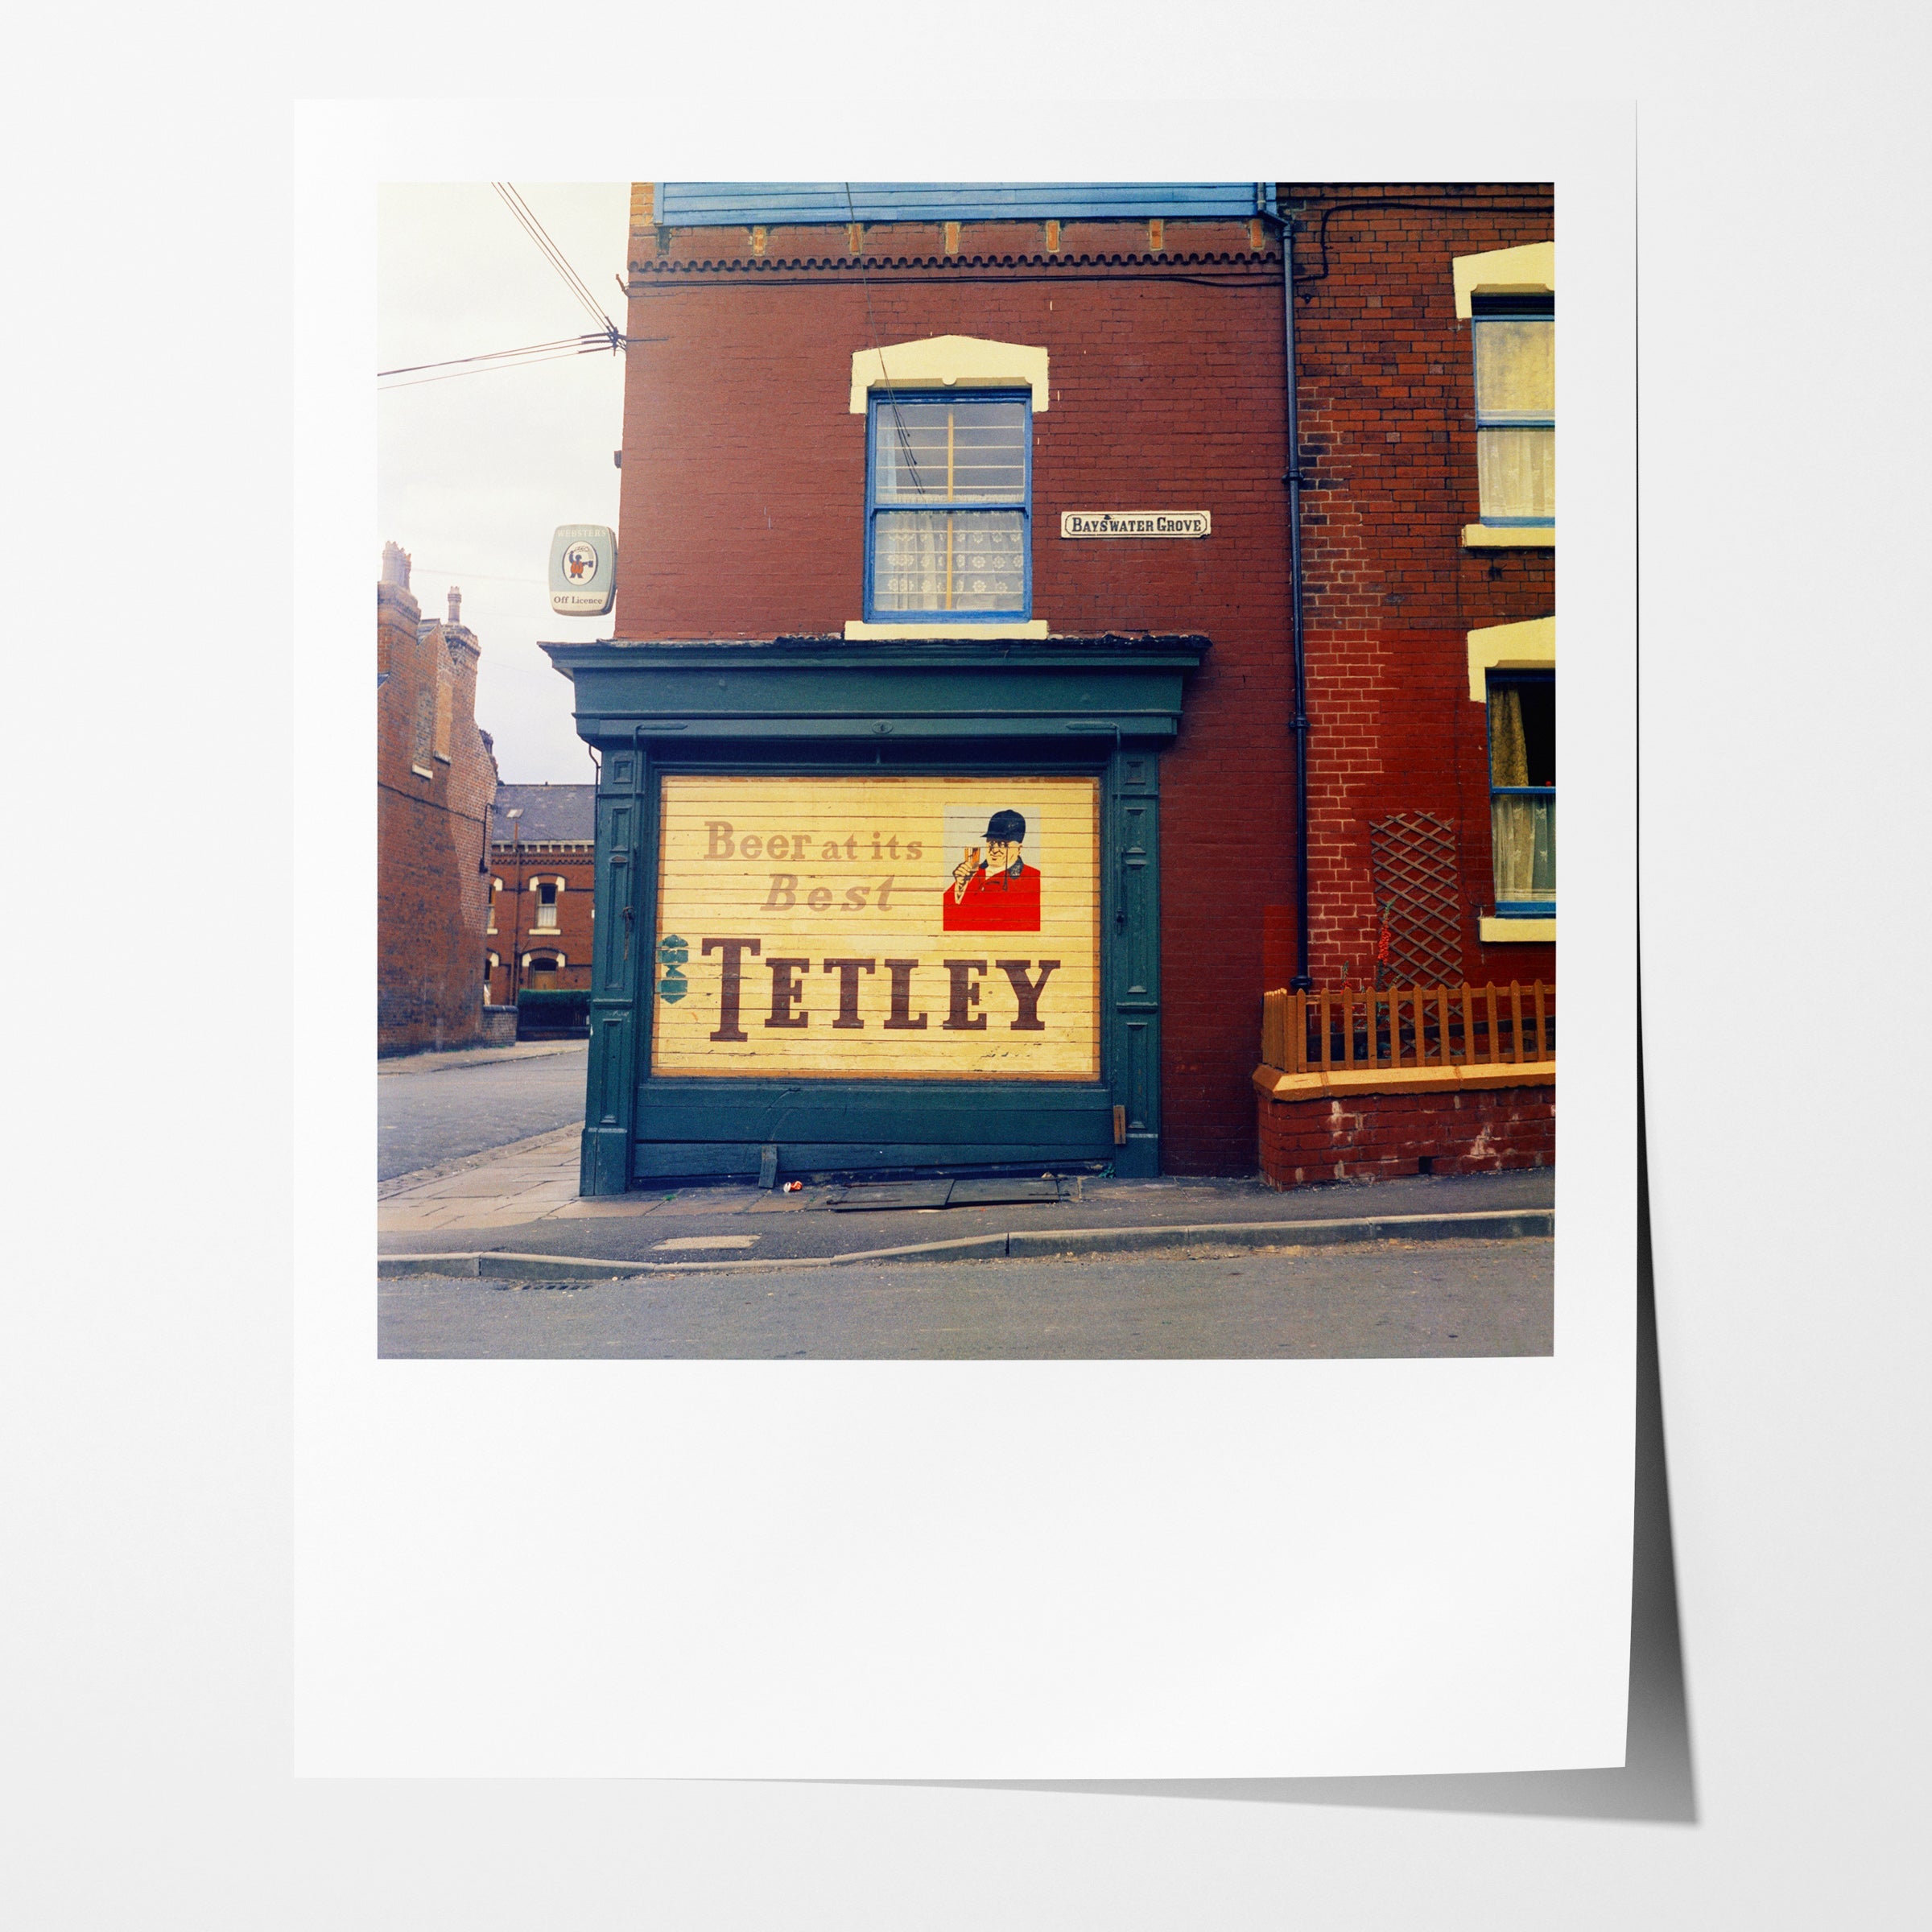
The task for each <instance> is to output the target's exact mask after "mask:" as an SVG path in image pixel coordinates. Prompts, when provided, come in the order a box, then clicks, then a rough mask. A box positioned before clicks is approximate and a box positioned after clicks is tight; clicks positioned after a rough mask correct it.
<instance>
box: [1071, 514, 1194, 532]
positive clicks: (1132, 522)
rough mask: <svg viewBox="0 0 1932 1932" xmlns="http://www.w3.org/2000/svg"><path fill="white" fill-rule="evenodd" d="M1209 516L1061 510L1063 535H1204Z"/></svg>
mask: <svg viewBox="0 0 1932 1932" xmlns="http://www.w3.org/2000/svg"><path fill="white" fill-rule="evenodd" d="M1212 527H1213V518H1212V516H1210V514H1208V511H1206V510H1062V511H1061V512H1060V535H1062V536H1063V537H1204V536H1207V535H1209V533H1210V532H1211V530H1212Z"/></svg>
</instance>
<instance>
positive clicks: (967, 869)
mask: <svg viewBox="0 0 1932 1932" xmlns="http://www.w3.org/2000/svg"><path fill="white" fill-rule="evenodd" d="M979 869H980V848H979V847H978V846H976V845H968V847H967V848H966V856H965V857H964V858H963V859H961V860H960V862H959V864H958V865H956V866H954V867H953V869H952V897H953V901H954V903H955V904H957V903H958V902H959V901H960V900H961V899H963V898H965V896H966V888H967V887H968V886H970V885H971V884H972V875H973V874H974V873H976V872H977V871H978V870H979Z"/></svg>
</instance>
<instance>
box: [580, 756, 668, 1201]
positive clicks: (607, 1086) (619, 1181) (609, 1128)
mask: <svg viewBox="0 0 1932 1932" xmlns="http://www.w3.org/2000/svg"><path fill="white" fill-rule="evenodd" d="M648 763H649V760H648V758H646V754H645V753H644V752H643V751H642V749H640V748H638V747H637V746H635V745H625V746H623V747H622V748H621V749H611V748H609V747H608V746H607V747H606V749H605V755H604V770H603V774H602V777H601V779H600V781H599V783H598V786H597V942H596V944H595V946H594V947H592V953H591V976H590V1065H589V1071H588V1081H587V1086H586V1090H585V1096H584V1142H583V1154H582V1158H581V1160H580V1166H579V1174H578V1181H577V1188H578V1191H579V1192H580V1193H581V1194H622V1193H623V1192H624V1191H625V1189H626V1188H628V1187H630V1164H631V1155H630V1150H631V1142H632V1140H633V1138H634V1135H635V1132H636V1121H635V1115H636V1110H637V1095H638V1052H639V1044H638V1042H639V1039H640V1036H641V1035H642V1031H643V1029H644V1026H645V1025H646V1023H647V1018H648V1016H647V1012H646V1005H645V1002H646V1000H647V999H648V997H649V995H650V988H651V985H652V983H653V981H652V976H651V974H650V970H649V959H650V922H649V920H648V919H647V917H646V898H645V893H644V854H645V851H646V847H645V844H644V819H645V817H646V811H645V807H646V790H645V784H646V766H647V765H648Z"/></svg>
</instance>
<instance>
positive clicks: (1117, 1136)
mask: <svg viewBox="0 0 1932 1932" xmlns="http://www.w3.org/2000/svg"><path fill="white" fill-rule="evenodd" d="M543 648H544V649H545V650H547V652H548V653H549V654H550V657H551V660H552V662H553V663H555V665H556V666H557V668H558V669H559V671H563V672H564V675H567V676H568V677H569V678H570V679H572V683H573V684H574V685H575V687H576V721H577V729H578V731H579V733H580V735H581V736H582V737H584V740H585V741H586V742H587V743H588V744H590V745H592V746H593V747H594V748H595V749H597V752H598V753H599V755H600V758H601V778H600V782H599V784H598V788H597V943H596V947H595V951H594V952H593V956H592V983H591V1040H590V1067H589V1079H588V1095H587V1100H586V1106H585V1118H584V1141H583V1164H582V1178H581V1182H580V1185H581V1187H582V1189H583V1191H584V1193H585V1194H621V1193H622V1192H624V1191H625V1189H627V1188H629V1187H631V1186H633V1185H635V1184H638V1183H648V1182H653V1181H659V1180H663V1179H671V1178H673V1177H691V1178H696V1177H697V1176H700V1175H734V1176H742V1175H749V1174H755V1173H756V1172H757V1170H758V1165H759V1158H760V1154H761V1151H762V1149H763V1148H764V1147H766V1146H777V1147H778V1158H779V1163H780V1168H781V1171H784V1172H789V1173H801V1172H814V1171H816V1172H826V1171H869V1172H891V1171H914V1172H916V1171H919V1170H931V1169H946V1170H960V1169H966V1168H971V1167H974V1166H1036V1165H1037V1166H1055V1165H1067V1166H1071V1165H1075V1164H1077V1163H1081V1162H1094V1161H1111V1162H1113V1167H1114V1171H1115V1172H1116V1173H1118V1174H1135V1175H1151V1174H1157V1173H1158V1171H1159V1170H1160V963H1161V946H1160V825H1159V810H1160V785H1159V753H1160V751H1161V749H1162V747H1164V746H1165V745H1169V744H1170V743H1172V741H1173V740H1174V736H1175V734H1176V733H1177V732H1178V731H1179V728H1180V720H1181V700H1182V687H1183V679H1184V678H1185V676H1186V674H1187V672H1188V671H1191V670H1192V669H1194V668H1195V667H1196V666H1197V665H1198V664H1199V662H1200V659H1201V656H1202V654H1203V652H1204V651H1205V650H1206V649H1207V648H1208V640H1207V639H1206V638H1202V637H1199V636H1175V637H1146V636H1142V637H1132V638H1122V637H1112V636H1110V637H1104V638H1047V639H1043V640H1039V641H1033V640H1028V641H1026V642H1001V643H997V644H995V643H992V642H988V641H986V640H984V639H978V638H970V637H966V638H918V639H915V640H909V641H907V642H904V643H877V642H873V643H865V644H848V643H847V642H844V640H843V639H840V638H776V639H773V640H771V641H770V642H766V641H763V640H758V641H754V642H741V641H737V640H732V641H723V642H712V641H696V642H647V643H633V642H609V643H599V644H552V645H546V646H543ZM666 772H729V773H733V774H757V775H766V776H781V775H783V776H809V775H811V774H815V773H817V774H827V775H830V774H858V775H870V774H879V775H886V774H893V775H909V774H946V775H952V774H962V775H963V774H974V775H977V774H985V775H986V776H989V777H993V776H999V775H1007V776H1013V775H1029V774H1047V775H1052V774H1071V775H1079V774H1092V775H1093V776H1096V777H1097V778H1099V779H1100V787H1101V812H1100V960H1101V1003H1102V1006H1101V1009H1102V1015H1103V1023H1102V1027H1101V1051H1100V1079H1099V1080H1098V1081H1097V1082H1092V1083H1088V1082H1069V1081H1064V1080H1052V1081H1047V1080H1042V1081H1026V1080H1004V1079H1002V1080H930V1081H925V1080H905V1081H898V1080H894V1081H864V1080H828V1079H813V1080H782V1079H751V1078H745V1077H742V1076H736V1077H731V1078H725V1079H716V1080H707V1079H703V1078H695V1077H692V1076H689V1075H676V1076H665V1075H652V1074H651V1073H650V1071H649V1069H650V1025H651V1018H652V1001H653V999H654V988H655V973H654V960H653V956H652V945H653V935H654V933H655V931H656V904H655V888H656V880H655V877H654V869H655V855H656V852H657V808H658V778H659V777H660V776H661V775H662V774H664V773H666Z"/></svg>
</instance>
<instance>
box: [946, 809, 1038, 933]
mask: <svg viewBox="0 0 1932 1932" xmlns="http://www.w3.org/2000/svg"><path fill="white" fill-rule="evenodd" d="M1025 839H1026V819H1024V818H1022V816H1021V815H1020V814H1019V813H1018V812H1017V811H996V812H995V813H994V814H993V816H992V817H991V818H989V819H988V820H987V821H986V851H985V857H983V858H982V857H980V848H979V847H978V846H976V845H969V846H968V847H967V848H966V852H965V856H964V857H963V858H962V859H961V860H960V862H959V864H958V865H956V866H954V867H953V869H952V885H950V886H947V888H946V891H945V894H944V900H943V908H944V914H945V917H944V919H943V930H945V931H947V932H1038V931H1039V929H1040V875H1039V873H1038V872H1037V871H1035V870H1034V868H1033V867H1032V866H1030V865H1028V864H1027V863H1026V860H1025V859H1024V858H1022V857H1021V854H1020V847H1021V844H1022V842H1023V841H1024V840H1025Z"/></svg>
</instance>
